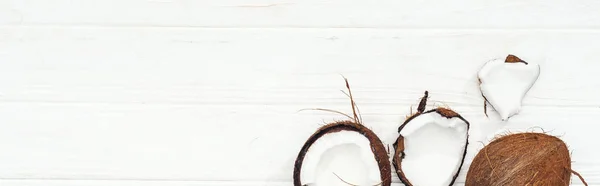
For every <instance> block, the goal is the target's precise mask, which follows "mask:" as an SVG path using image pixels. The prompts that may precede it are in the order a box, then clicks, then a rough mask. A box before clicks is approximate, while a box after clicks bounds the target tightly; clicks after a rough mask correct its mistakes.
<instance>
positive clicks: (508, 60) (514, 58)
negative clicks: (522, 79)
mask: <svg viewBox="0 0 600 186" xmlns="http://www.w3.org/2000/svg"><path fill="white" fill-rule="evenodd" d="M504 62H505V63H525V64H526V65H527V64H528V63H527V62H525V61H524V60H522V59H521V58H519V57H517V56H515V55H512V54H508V56H506V59H505V60H504Z"/></svg>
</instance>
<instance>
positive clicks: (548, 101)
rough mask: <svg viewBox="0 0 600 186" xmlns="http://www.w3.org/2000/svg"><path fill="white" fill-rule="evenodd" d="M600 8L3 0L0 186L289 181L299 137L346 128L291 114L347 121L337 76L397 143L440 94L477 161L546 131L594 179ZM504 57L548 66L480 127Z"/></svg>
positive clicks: (557, 3)
mask: <svg viewBox="0 0 600 186" xmlns="http://www.w3.org/2000/svg"><path fill="white" fill-rule="evenodd" d="M598 8H600V2H596V1H592V0H585V1H580V2H578V3H573V2H571V1H566V0H564V1H563V0H553V1H542V0H533V1H521V0H510V1H486V2H482V1H475V0H469V1H461V2H438V1H430V0H426V1H393V0H383V1H368V2H367V1H347V0H327V1H324V0H305V1H277V0H246V1H242V0H228V1H223V0H204V1H185V0H180V1H177V0H149V1H141V0H128V1H117V0H108V1H91V0H80V1H70V0H69V1H68V0H54V1H45V0H20V1H17V0H13V1H10V0H0V152H1V153H0V185H3V186H5V185H7V186H25V185H27V186H42V185H44V186H59V185H60V186H63V185H64V186H84V185H85V186H87V185H89V186H100V185H103V186H104V185H106V186H121V185H127V186H130V185H133V186H158V185H173V186H191V185H194V186H198V185H202V186H204V185H222V186H225V185H227V186H229V185H269V186H271V185H291V173H292V167H293V161H294V159H295V156H296V155H297V152H298V149H299V148H300V146H301V145H302V144H303V142H304V140H306V138H307V137H308V136H309V135H310V134H312V132H313V131H314V130H315V129H316V128H318V127H319V126H320V125H321V124H323V123H326V122H330V121H333V120H336V119H343V117H341V116H339V115H334V114H329V113H322V112H313V111H304V112H297V111H298V110H300V109H304V108H314V107H321V108H331V109H337V110H340V111H344V112H350V107H349V104H348V100H347V98H346V97H345V96H344V95H343V94H342V93H341V92H339V90H340V89H343V88H344V86H343V85H344V84H343V80H342V78H341V76H340V74H343V75H344V76H346V77H348V78H349V80H350V83H351V86H352V87H353V91H354V94H355V99H356V101H357V102H358V104H359V106H360V108H361V111H362V112H363V117H364V121H365V124H366V125H368V126H369V127H370V128H372V129H373V130H374V132H375V133H377V134H378V135H379V136H380V138H381V139H382V140H383V141H384V142H385V143H389V144H391V143H393V141H394V140H395V138H396V137H397V133H396V130H397V127H398V126H399V124H400V123H401V122H402V121H403V118H404V116H405V115H407V114H409V112H410V110H409V108H410V106H411V105H413V106H414V105H416V104H417V102H418V99H419V97H420V96H421V95H422V92H423V91H424V90H429V91H430V92H431V94H430V95H431V100H432V102H431V103H432V106H433V103H436V104H438V105H440V104H447V105H448V106H450V107H451V108H453V109H455V110H456V111H458V112H460V113H461V114H462V115H463V116H464V117H466V118H467V119H468V120H469V121H470V122H471V123H472V131H471V132H472V133H471V135H472V136H471V141H472V143H471V146H470V149H469V157H472V156H473V155H474V154H475V153H476V152H477V150H478V149H480V148H481V147H482V146H483V143H486V142H488V139H489V138H490V137H492V136H493V135H494V133H497V132H504V131H508V130H510V131H525V130H530V131H531V130H536V131H541V129H539V128H537V127H541V128H543V129H544V130H546V131H550V133H551V134H555V135H561V136H562V139H563V140H565V142H567V143H568V145H569V146H570V149H571V150H572V159H573V161H574V162H573V168H574V169H575V170H577V171H579V172H580V173H581V174H582V175H583V176H584V177H585V178H586V179H587V180H588V182H589V183H592V185H600V160H599V159H598V157H600V150H598V149H597V147H598V146H600V135H598V134H596V133H597V132H596V131H597V130H598V129H600V127H598V125H597V124H596V122H597V119H598V116H600V98H598V97H597V92H598V91H599V88H600V81H598V75H597V71H598V70H599V68H600V66H599V65H598V61H600V56H599V55H597V53H598V51H599V50H600V42H598V41H600V32H599V30H598V27H599V26H600V25H599V23H600V14H599V13H597V10H598ZM508 53H512V54H516V55H518V56H519V57H522V58H523V59H525V60H530V61H535V62H539V63H540V64H541V67H542V70H541V75H540V78H539V80H538V82H537V83H536V84H535V86H534V87H533V88H532V89H531V91H530V92H529V94H528V95H527V97H526V98H525V100H524V107H523V110H522V112H521V114H519V115H517V116H514V117H513V118H511V119H510V120H509V122H507V123H502V122H499V119H498V117H497V116H496V115H495V113H494V112H493V111H492V112H490V116H491V117H490V118H485V117H484V115H483V113H482V98H481V97H480V93H479V90H478V88H477V80H476V72H477V70H478V69H479V68H480V67H481V65H483V63H485V62H486V61H487V60H490V59H493V58H499V57H504V56H505V55H506V54H508ZM468 166H469V165H468V163H467V164H466V165H465V166H464V167H463V170H464V171H463V174H461V176H460V178H459V182H462V181H464V176H465V175H464V173H466V169H467V168H468ZM394 180H395V182H396V183H398V179H397V178H395V177H394ZM579 183H580V182H579V181H578V180H576V179H573V184H574V185H577V184H579ZM397 185H400V184H397Z"/></svg>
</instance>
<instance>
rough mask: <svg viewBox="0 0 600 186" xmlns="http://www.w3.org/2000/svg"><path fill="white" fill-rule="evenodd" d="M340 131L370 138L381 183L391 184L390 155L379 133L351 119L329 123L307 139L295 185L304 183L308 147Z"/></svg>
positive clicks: (298, 165) (295, 173)
mask: <svg viewBox="0 0 600 186" xmlns="http://www.w3.org/2000/svg"><path fill="white" fill-rule="evenodd" d="M340 131H354V132H357V133H359V134H361V135H363V136H364V137H365V138H367V139H368V140H369V143H370V144H371V151H372V152H373V157H374V158H375V160H376V161H377V164H378V166H379V171H380V175H381V180H382V182H381V185H382V186H390V185H391V183H392V178H391V167H390V161H389V156H388V154H387V151H386V149H385V147H384V145H383V143H382V142H381V140H380V139H379V138H378V137H377V135H375V133H373V131H371V130H370V129H368V128H367V127H365V126H363V125H361V124H358V123H356V122H354V121H349V120H348V121H339V122H335V123H330V124H327V125H325V126H323V127H321V128H319V129H318V130H317V131H316V132H315V133H314V134H313V135H312V136H310V137H309V138H308V140H306V142H305V143H304V145H303V146H302V149H301V150H300V152H299V153H298V157H297V158H296V162H295V163H294V176H293V178H294V186H303V184H302V183H300V172H301V171H300V170H301V169H302V162H303V161H304V157H305V155H306V153H307V152H308V149H309V148H310V146H311V145H312V144H313V143H315V142H316V141H317V140H318V139H319V138H320V137H322V136H324V135H325V134H329V133H335V132H340Z"/></svg>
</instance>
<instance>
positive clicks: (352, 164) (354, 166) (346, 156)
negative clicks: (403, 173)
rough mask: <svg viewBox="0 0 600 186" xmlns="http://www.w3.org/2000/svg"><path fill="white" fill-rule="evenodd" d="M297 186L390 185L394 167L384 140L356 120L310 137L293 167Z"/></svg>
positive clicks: (330, 126)
mask: <svg viewBox="0 0 600 186" xmlns="http://www.w3.org/2000/svg"><path fill="white" fill-rule="evenodd" d="M293 178H294V185H295V186H303V185H349V184H355V185H383V186H389V185H390V184H391V167H390V162H389V156H388V155H387V151H386V149H385V147H384V145H383V143H382V142H381V140H380V139H379V138H378V137H377V136H376V135H375V133H373V132H372V131H371V130H369V129H368V128H366V127H364V126H363V125H361V124H358V123H355V122H353V121H341V122H335V123H331V124H328V125H325V126H323V127H321V128H320V129H319V130H317V131H316V132H315V133H314V134H313V135H312V136H311V137H309V138H308V140H307V141H306V143H305V144H304V146H302V149H301V150H300V153H299V154H298V157H297V158H296V162H295V164H294V176H293Z"/></svg>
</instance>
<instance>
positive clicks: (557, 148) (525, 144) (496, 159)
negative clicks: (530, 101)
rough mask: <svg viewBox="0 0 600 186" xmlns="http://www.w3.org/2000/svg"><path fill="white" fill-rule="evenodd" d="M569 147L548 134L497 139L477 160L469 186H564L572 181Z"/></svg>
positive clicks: (471, 170) (470, 171) (532, 133)
mask: <svg viewBox="0 0 600 186" xmlns="http://www.w3.org/2000/svg"><path fill="white" fill-rule="evenodd" d="M571 173H574V174H576V175H577V176H579V177H580V179H582V181H583V183H584V184H585V185H587V183H585V181H584V180H583V178H582V177H581V176H580V175H579V174H578V173H576V172H575V171H573V170H572V169H571V157H570V154H569V149H568V148H567V145H566V144H565V143H564V142H563V141H562V140H561V139H559V138H557V137H555V136H551V135H547V134H544V133H534V132H526V133H516V134H509V135H504V136H500V137H497V138H496V139H494V140H493V141H492V142H490V144H488V145H487V146H485V147H484V148H483V149H481V150H480V151H479V153H478V154H477V155H476V156H475V158H474V159H473V162H472V163H471V167H470V168H469V172H468V173H467V179H466V183H465V186H483V185H484V186H505V185H525V186H537V185H539V186H546V185H551V186H563V185H569V184H570V182H571Z"/></svg>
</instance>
